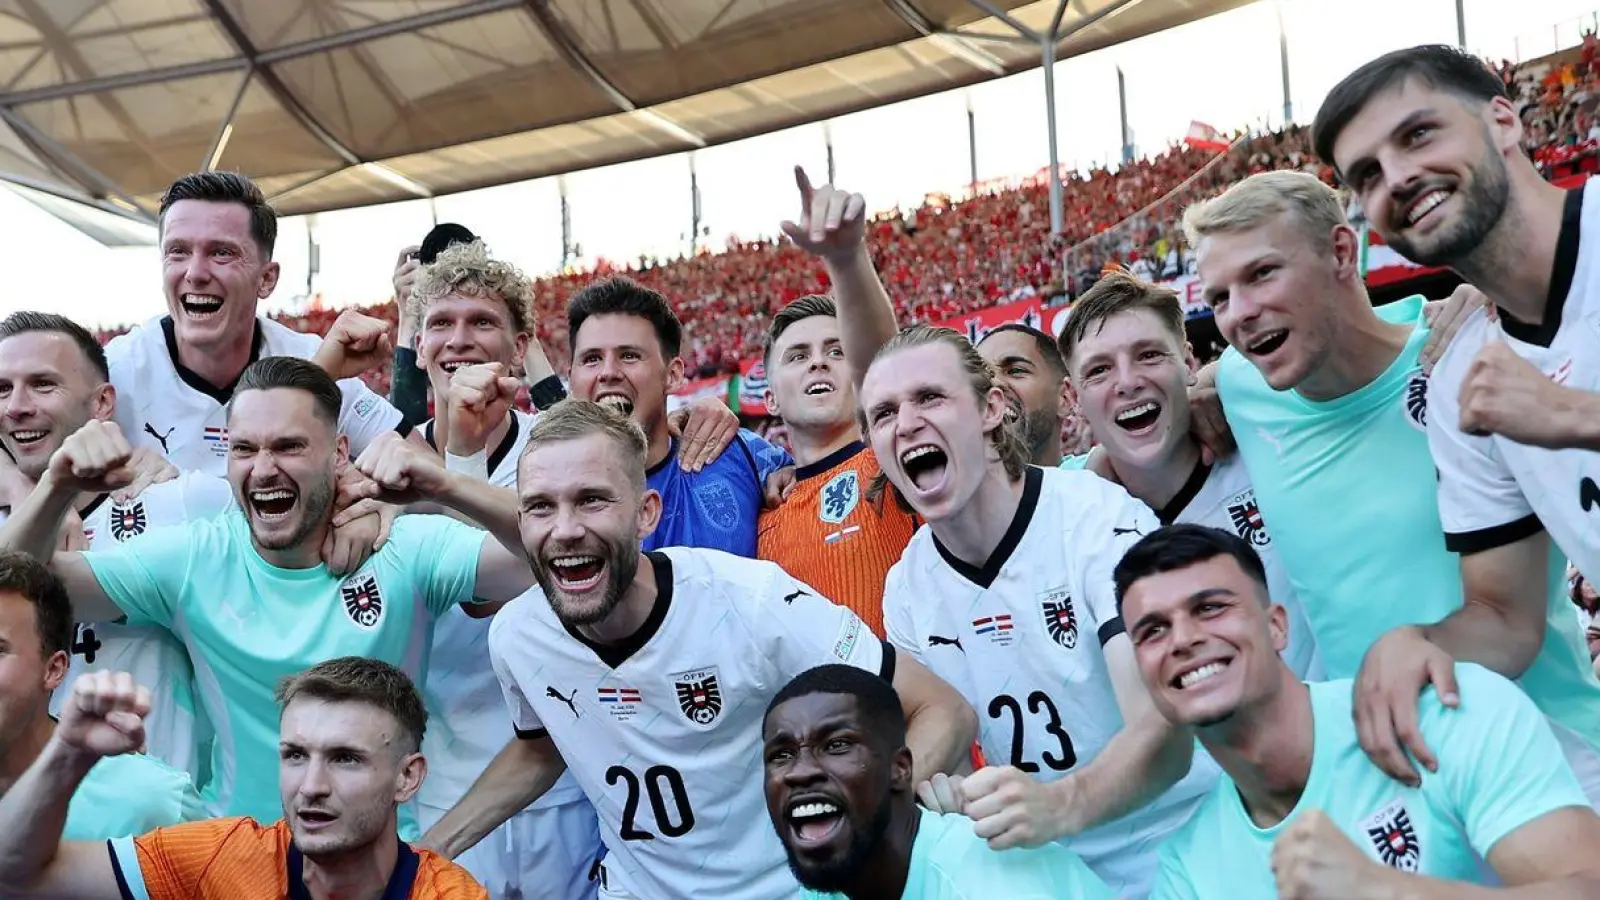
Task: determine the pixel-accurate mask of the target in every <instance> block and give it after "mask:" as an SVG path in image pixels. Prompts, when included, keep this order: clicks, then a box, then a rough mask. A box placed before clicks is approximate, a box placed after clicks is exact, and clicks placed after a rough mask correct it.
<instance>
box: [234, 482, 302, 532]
mask: <svg viewBox="0 0 1600 900" xmlns="http://www.w3.org/2000/svg"><path fill="white" fill-rule="evenodd" d="M247 496H248V498H249V501H250V512H251V514H252V515H254V516H255V517H256V518H257V519H259V520H261V521H263V522H266V523H269V524H272V523H278V522H282V521H284V520H286V519H288V518H289V514H290V513H291V512H293V510H294V504H295V500H297V499H298V498H299V494H298V493H296V492H295V491H294V490H292V489H290V488H287V487H280V486H274V487H269V488H257V489H255V490H252V491H251V492H250V493H249V494H248V495H247Z"/></svg>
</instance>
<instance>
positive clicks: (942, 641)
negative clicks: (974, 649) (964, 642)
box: [928, 634, 967, 653]
mask: <svg viewBox="0 0 1600 900" xmlns="http://www.w3.org/2000/svg"><path fill="white" fill-rule="evenodd" d="M928 646H929V647H954V648H956V649H957V650H960V651H961V652H962V653H965V652H967V649H966V648H965V647H963V646H961V638H958V637H953V638H947V637H941V636H940V635H937V634H930V635H928Z"/></svg>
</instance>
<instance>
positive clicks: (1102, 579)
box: [1066, 473, 1161, 646]
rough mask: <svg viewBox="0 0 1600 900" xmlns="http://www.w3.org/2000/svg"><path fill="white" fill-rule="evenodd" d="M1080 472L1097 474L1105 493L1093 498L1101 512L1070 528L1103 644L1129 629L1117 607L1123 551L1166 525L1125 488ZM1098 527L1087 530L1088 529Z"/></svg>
mask: <svg viewBox="0 0 1600 900" xmlns="http://www.w3.org/2000/svg"><path fill="white" fill-rule="evenodd" d="M1078 477H1083V478H1090V477H1093V478H1094V480H1095V482H1096V483H1097V486H1098V487H1099V488H1100V493H1099V495H1098V496H1097V497H1095V498H1094V502H1096V503H1099V504H1101V509H1100V514H1099V515H1094V516H1086V517H1084V519H1083V521H1082V523H1081V524H1080V525H1079V526H1078V528H1077V529H1075V530H1073V531H1069V532H1068V533H1067V541H1068V546H1067V548H1066V552H1067V553H1071V554H1076V555H1077V556H1078V558H1079V559H1080V560H1083V561H1084V562H1083V564H1082V569H1081V571H1082V573H1083V575H1082V578H1083V583H1082V584H1081V585H1080V587H1079V590H1081V591H1082V594H1083V606H1084V608H1085V609H1087V610H1088V614H1089V616H1090V618H1092V619H1093V621H1094V626H1095V632H1096V634H1097V635H1098V636H1099V639H1100V644H1101V646H1104V645H1105V644H1106V642H1108V641H1110V640H1111V639H1112V638H1114V637H1116V636H1117V635H1119V634H1124V633H1126V631H1127V629H1126V628H1125V627H1124V625H1123V622H1122V614H1121V613H1119V612H1118V611H1117V588H1116V579H1115V577H1114V573H1115V571H1116V568H1117V563H1119V562H1121V561H1122V557H1123V555H1124V554H1126V553H1127V552H1128V549H1129V548H1131V547H1132V546H1133V545H1134V544H1137V543H1138V542H1139V541H1140V540H1141V539H1143V538H1144V536H1145V535H1147V534H1150V533H1152V532H1154V531H1155V530H1156V529H1158V528H1160V527H1161V522H1160V521H1159V520H1157V519H1156V514H1155V513H1154V512H1152V511H1151V509H1150V507H1148V506H1145V505H1144V504H1143V503H1140V502H1139V501H1138V500H1135V499H1133V497H1132V496H1131V495H1130V494H1129V493H1128V492H1127V491H1125V490H1123V489H1122V488H1120V487H1118V486H1116V485H1114V484H1111V483H1110V482H1107V481H1104V480H1102V479H1100V478H1099V477H1097V476H1090V475H1088V474H1087V473H1084V474H1083V475H1080V476H1078ZM1089 528H1093V529H1097V530H1096V531H1095V532H1085V529H1089Z"/></svg>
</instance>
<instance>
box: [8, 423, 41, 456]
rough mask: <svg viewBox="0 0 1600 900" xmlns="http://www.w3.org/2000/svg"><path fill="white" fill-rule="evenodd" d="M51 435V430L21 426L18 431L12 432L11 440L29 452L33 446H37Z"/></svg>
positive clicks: (19, 447)
mask: <svg viewBox="0 0 1600 900" xmlns="http://www.w3.org/2000/svg"><path fill="white" fill-rule="evenodd" d="M49 436H50V432H49V431H47V430H44V429H39V428H19V429H17V430H16V431H13V432H11V441H12V443H14V444H16V445H17V449H18V450H20V451H22V452H24V453H27V452H29V450H30V449H31V448H33V447H37V446H38V445H39V444H40V443H42V442H43V441H44V439H45V438H47V437H49Z"/></svg>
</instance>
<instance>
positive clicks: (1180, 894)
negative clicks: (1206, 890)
mask: <svg viewBox="0 0 1600 900" xmlns="http://www.w3.org/2000/svg"><path fill="white" fill-rule="evenodd" d="M1178 833H1179V834H1182V833H1184V831H1183V830H1180V831H1179V832H1178ZM1150 900H1200V895H1199V894H1198V893H1196V892H1195V889H1194V884H1193V883H1192V882H1191V881H1190V880H1189V872H1188V870H1187V869H1186V868H1185V867H1184V864H1183V860H1182V858H1181V857H1179V855H1178V851H1177V845H1176V844H1175V843H1174V842H1173V841H1172V840H1171V839H1168V841H1167V842H1166V843H1165V844H1164V845H1162V847H1161V852H1160V855H1159V862H1158V863H1157V866H1156V877H1155V883H1154V884H1152V885H1151V886H1150Z"/></svg>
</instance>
